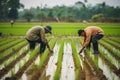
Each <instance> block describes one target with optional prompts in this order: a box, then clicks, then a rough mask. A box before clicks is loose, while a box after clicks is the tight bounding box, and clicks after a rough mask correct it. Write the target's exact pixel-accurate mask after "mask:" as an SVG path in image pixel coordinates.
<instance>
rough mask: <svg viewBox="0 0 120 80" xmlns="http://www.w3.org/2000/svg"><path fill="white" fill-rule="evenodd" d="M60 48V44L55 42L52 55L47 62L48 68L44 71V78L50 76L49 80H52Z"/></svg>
mask: <svg viewBox="0 0 120 80" xmlns="http://www.w3.org/2000/svg"><path fill="white" fill-rule="evenodd" d="M59 48H60V44H59V43H58V42H57V43H56V45H55V47H54V49H53V55H52V56H51V57H50V60H49V62H48V66H47V69H46V76H50V80H53V77H54V73H55V70H56V68H57V66H56V63H57V60H58V51H59Z"/></svg>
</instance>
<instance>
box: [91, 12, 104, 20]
mask: <svg viewBox="0 0 120 80" xmlns="http://www.w3.org/2000/svg"><path fill="white" fill-rule="evenodd" d="M104 19H105V16H104V14H102V13H100V14H96V15H93V16H92V20H94V21H99V20H104Z"/></svg>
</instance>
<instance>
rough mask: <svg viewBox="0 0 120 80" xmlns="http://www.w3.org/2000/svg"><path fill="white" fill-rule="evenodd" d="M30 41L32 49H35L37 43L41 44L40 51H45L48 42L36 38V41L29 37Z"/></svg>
mask: <svg viewBox="0 0 120 80" xmlns="http://www.w3.org/2000/svg"><path fill="white" fill-rule="evenodd" d="M26 40H27V41H28V42H29V47H30V49H31V50H33V49H35V45H36V43H39V44H40V53H43V52H44V51H45V48H46V43H44V42H42V41H41V40H36V41H30V40H28V39H26Z"/></svg>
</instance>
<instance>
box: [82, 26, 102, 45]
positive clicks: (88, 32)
mask: <svg viewBox="0 0 120 80" xmlns="http://www.w3.org/2000/svg"><path fill="white" fill-rule="evenodd" d="M84 32H85V36H84V42H83V44H82V46H83V47H86V46H87V45H88V43H89V42H90V39H91V36H94V35H96V34H102V35H104V32H103V30H102V29H101V28H100V27H97V26H89V27H87V28H85V29H84Z"/></svg>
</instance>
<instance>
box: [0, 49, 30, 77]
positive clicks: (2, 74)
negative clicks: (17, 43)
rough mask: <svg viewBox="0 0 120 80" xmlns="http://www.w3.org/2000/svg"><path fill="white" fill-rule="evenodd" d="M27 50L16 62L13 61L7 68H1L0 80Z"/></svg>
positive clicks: (21, 56)
mask: <svg viewBox="0 0 120 80" xmlns="http://www.w3.org/2000/svg"><path fill="white" fill-rule="evenodd" d="M28 51H29V50H27V51H26V52H25V53H23V54H22V55H20V56H19V57H18V58H17V59H16V60H14V61H13V62H11V63H10V64H9V65H8V66H6V67H5V68H3V69H2V70H0V79H1V78H2V77H3V76H4V75H5V74H7V73H8V72H9V71H10V70H11V69H12V68H13V67H14V66H15V64H16V63H17V62H18V61H20V59H21V58H23V57H24V56H25V55H26V54H27V53H28Z"/></svg>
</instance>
